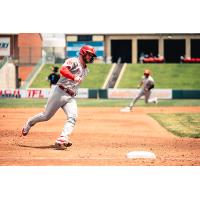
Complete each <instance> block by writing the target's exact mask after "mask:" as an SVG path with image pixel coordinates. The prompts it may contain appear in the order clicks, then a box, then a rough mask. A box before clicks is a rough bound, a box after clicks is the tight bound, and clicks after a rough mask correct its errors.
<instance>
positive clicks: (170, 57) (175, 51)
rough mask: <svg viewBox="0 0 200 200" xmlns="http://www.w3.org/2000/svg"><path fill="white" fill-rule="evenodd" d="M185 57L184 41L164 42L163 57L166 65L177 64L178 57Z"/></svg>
mask: <svg viewBox="0 0 200 200" xmlns="http://www.w3.org/2000/svg"><path fill="white" fill-rule="evenodd" d="M181 56H185V40H184V39H178V40H171V39H165V40H164V57H165V62H166V63H179V62H180V57H181Z"/></svg>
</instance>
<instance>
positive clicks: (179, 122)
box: [149, 113, 200, 138]
mask: <svg viewBox="0 0 200 200" xmlns="http://www.w3.org/2000/svg"><path fill="white" fill-rule="evenodd" d="M149 115H150V116H151V117H153V118H154V119H156V120H157V121H158V122H159V123H160V124H161V125H162V126H163V127H164V128H166V129H167V130H169V131H170V132H171V133H173V134H175V135H177V136H179V137H191V138H200V113H170V114H163V113H155V114H154V113H153V114H152V113H151V114H149Z"/></svg>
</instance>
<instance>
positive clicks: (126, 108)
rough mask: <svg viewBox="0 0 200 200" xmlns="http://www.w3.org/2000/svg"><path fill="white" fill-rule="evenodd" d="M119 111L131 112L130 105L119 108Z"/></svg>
mask: <svg viewBox="0 0 200 200" xmlns="http://www.w3.org/2000/svg"><path fill="white" fill-rule="evenodd" d="M120 111H121V112H131V109H130V107H125V108H122V109H121V110H120Z"/></svg>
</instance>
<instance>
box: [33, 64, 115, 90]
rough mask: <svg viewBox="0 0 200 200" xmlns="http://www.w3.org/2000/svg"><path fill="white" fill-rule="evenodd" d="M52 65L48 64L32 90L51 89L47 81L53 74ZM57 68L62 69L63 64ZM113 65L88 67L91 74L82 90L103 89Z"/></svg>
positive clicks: (36, 79) (91, 65) (92, 65)
mask: <svg viewBox="0 0 200 200" xmlns="http://www.w3.org/2000/svg"><path fill="white" fill-rule="evenodd" d="M51 66H52V65H51V64H46V65H44V67H43V68H42V70H41V71H40V73H39V74H38V76H37V77H36V78H35V80H34V81H33V83H32V84H31V86H30V88H49V82H48V81H47V80H46V78H47V76H48V75H49V74H50V73H51ZM56 66H58V67H60V66H61V64H57V65H56ZM110 68H111V65H108V64H90V65H88V69H89V74H88V76H87V77H86V79H85V80H84V82H83V83H82V84H81V88H101V87H102V86H103V84H104V81H105V80H106V77H107V75H108V73H109V70H110Z"/></svg>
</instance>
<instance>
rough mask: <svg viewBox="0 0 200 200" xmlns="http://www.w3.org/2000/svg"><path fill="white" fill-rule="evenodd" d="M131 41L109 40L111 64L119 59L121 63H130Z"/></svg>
mask: <svg viewBox="0 0 200 200" xmlns="http://www.w3.org/2000/svg"><path fill="white" fill-rule="evenodd" d="M131 56H132V41H131V40H111V57H112V62H115V63H116V62H117V61H118V59H120V61H121V63H125V62H126V63H132V60H131Z"/></svg>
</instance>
